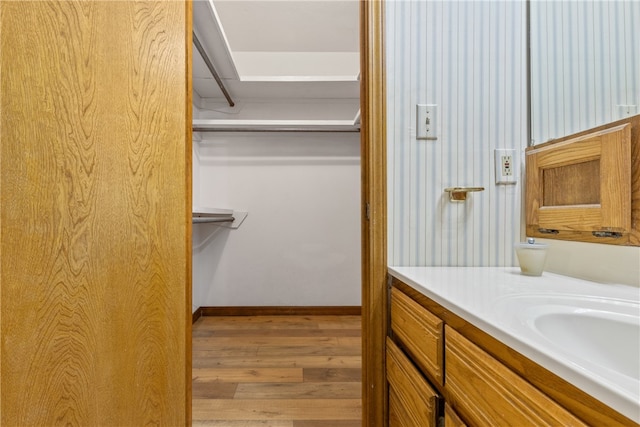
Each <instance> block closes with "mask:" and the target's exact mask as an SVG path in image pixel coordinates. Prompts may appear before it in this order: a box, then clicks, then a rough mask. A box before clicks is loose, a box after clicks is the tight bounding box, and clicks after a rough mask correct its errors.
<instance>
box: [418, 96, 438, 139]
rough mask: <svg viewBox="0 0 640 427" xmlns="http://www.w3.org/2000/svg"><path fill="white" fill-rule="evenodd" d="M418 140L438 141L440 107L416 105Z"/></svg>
mask: <svg viewBox="0 0 640 427" xmlns="http://www.w3.org/2000/svg"><path fill="white" fill-rule="evenodd" d="M416 107H417V108H416V139H438V134H437V130H438V106H437V105H434V104H417V105H416Z"/></svg>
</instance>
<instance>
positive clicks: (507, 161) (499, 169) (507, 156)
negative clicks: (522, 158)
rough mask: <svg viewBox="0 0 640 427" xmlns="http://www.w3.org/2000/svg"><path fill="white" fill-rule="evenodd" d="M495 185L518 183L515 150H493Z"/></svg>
mask: <svg viewBox="0 0 640 427" xmlns="http://www.w3.org/2000/svg"><path fill="white" fill-rule="evenodd" d="M494 164H495V171H496V184H501V185H511V184H515V183H516V182H517V181H518V179H517V178H518V175H517V172H516V150H514V149H512V148H496V149H495V150H494Z"/></svg>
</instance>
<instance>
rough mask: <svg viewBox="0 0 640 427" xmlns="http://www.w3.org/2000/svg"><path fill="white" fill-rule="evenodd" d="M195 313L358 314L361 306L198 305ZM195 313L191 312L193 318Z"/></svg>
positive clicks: (236, 314)
mask: <svg viewBox="0 0 640 427" xmlns="http://www.w3.org/2000/svg"><path fill="white" fill-rule="evenodd" d="M196 313H199V315H198V318H200V317H201V316H360V314H361V308H360V307H359V306H335V307H334V306H326V307H315V306H299V307H278V306H276V307H270V306H253V307H199V308H198V310H196ZM196 313H194V314H193V315H194V318H195V315H196ZM195 320H197V319H195ZM195 320H194V322H195Z"/></svg>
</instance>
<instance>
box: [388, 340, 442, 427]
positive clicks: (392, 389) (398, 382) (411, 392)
mask: <svg viewBox="0 0 640 427" xmlns="http://www.w3.org/2000/svg"><path fill="white" fill-rule="evenodd" d="M387 381H388V382H389V427H435V426H436V415H437V409H438V395H437V393H436V392H435V391H434V390H433V389H432V388H431V386H429V383H427V381H426V380H425V379H424V377H423V376H422V375H421V374H420V372H419V371H418V370H417V369H416V368H415V367H414V366H413V364H412V363H411V362H410V361H409V359H407V358H406V356H405V355H404V353H402V350H400V349H399V348H398V347H397V346H396V345H395V344H394V343H393V341H391V340H390V339H389V338H387Z"/></svg>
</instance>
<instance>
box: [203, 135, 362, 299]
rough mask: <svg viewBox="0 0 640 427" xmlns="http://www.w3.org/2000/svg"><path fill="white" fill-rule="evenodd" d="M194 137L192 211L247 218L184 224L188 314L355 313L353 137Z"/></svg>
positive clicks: (356, 171) (356, 167)
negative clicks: (221, 310)
mask: <svg viewBox="0 0 640 427" xmlns="http://www.w3.org/2000/svg"><path fill="white" fill-rule="evenodd" d="M201 137H202V138H203V139H202V141H199V142H197V143H195V144H194V147H195V148H194V150H195V151H196V154H195V156H194V158H195V161H197V163H198V166H197V167H194V173H196V171H198V172H197V173H198V176H197V177H194V191H196V188H197V187H196V185H195V182H196V181H197V182H198V187H199V193H198V194H194V203H197V204H199V205H200V206H209V207H218V208H233V209H235V210H239V211H248V212H249V215H248V216H247V218H246V219H245V221H244V223H243V224H242V225H241V226H240V228H239V229H237V230H231V229H226V228H222V227H219V226H216V225H210V224H209V225H208V224H194V225H193V230H194V231H193V234H194V245H193V246H194V249H193V254H194V255H193V256H194V260H193V302H194V308H197V307H199V306H349V305H360V292H361V291H360V153H359V150H360V144H359V138H360V135H359V134H357V133H348V134H345V133H342V134H340V133H328V134H317V133H315V134H314V133H286V134H285V133H203V134H201Z"/></svg>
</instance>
